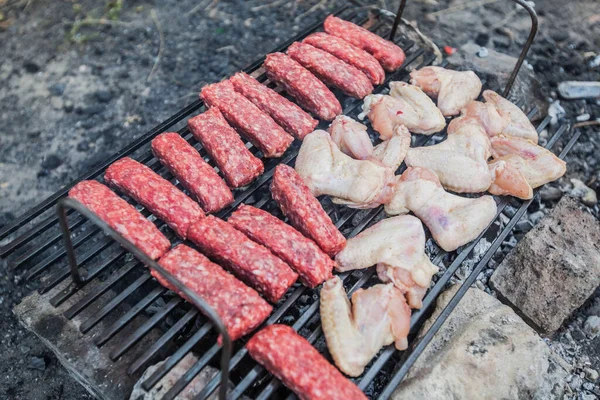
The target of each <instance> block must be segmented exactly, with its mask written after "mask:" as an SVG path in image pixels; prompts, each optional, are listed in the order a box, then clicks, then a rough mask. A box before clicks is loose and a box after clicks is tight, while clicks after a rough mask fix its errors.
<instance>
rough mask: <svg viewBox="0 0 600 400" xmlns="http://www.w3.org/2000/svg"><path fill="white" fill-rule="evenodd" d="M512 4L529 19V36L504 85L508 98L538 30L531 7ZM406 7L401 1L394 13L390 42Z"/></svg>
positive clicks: (519, 1) (518, 0) (524, 3)
mask: <svg viewBox="0 0 600 400" xmlns="http://www.w3.org/2000/svg"><path fill="white" fill-rule="evenodd" d="M511 1H513V2H514V3H517V4H518V5H520V6H521V7H523V8H524V9H525V10H526V11H527V12H528V13H529V17H530V18H531V30H530V31H529V36H528V37H527V41H526V42H525V44H524V45H523V49H521V54H519V58H518V59H517V63H516V64H515V67H514V69H513V71H512V73H511V74H510V78H509V79H508V82H507V83H506V87H505V88H504V93H503V96H504V97H505V98H508V95H509V94H510V90H511V89H512V87H513V85H514V83H515V79H517V75H518V74H519V70H520V69H521V65H523V61H525V57H526V56H527V53H528V52H529V49H530V48H531V44H532V43H533V39H535V35H536V34H537V30H538V17H537V14H536V12H535V10H534V9H533V7H532V6H531V5H530V4H529V3H528V2H527V1H525V0H511ZM405 6H406V0H401V1H400V5H399V6H398V11H397V12H396V18H395V19H394V24H393V26H392V31H391V33H390V40H391V41H392V42H393V41H394V37H395V36H396V31H397V30H398V25H400V20H401V19H402V13H403V12H404V7H405Z"/></svg>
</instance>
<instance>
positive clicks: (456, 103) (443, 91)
mask: <svg viewBox="0 0 600 400" xmlns="http://www.w3.org/2000/svg"><path fill="white" fill-rule="evenodd" d="M410 77H411V80H410V83H412V84H413V85H417V86H419V87H420V88H421V89H423V91H424V92H425V93H427V94H428V95H429V96H431V97H433V98H437V106H438V108H439V109H440V110H441V111H442V114H444V116H445V117H449V116H452V115H457V114H458V113H459V112H460V110H462V109H463V108H464V107H465V106H466V105H467V104H468V103H469V102H470V101H472V100H475V99H476V98H477V96H479V93H480V92H481V81H480V80H479V78H478V77H477V75H475V73H474V72H473V71H453V70H450V69H446V68H442V67H425V68H421V69H419V70H415V71H412V72H411V73H410Z"/></svg>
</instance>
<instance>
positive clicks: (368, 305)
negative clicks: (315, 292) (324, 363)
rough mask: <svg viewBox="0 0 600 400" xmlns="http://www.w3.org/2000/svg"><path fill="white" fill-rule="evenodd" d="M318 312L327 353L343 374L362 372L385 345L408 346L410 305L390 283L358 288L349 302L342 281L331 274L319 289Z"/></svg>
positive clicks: (403, 347) (399, 348)
mask: <svg viewBox="0 0 600 400" xmlns="http://www.w3.org/2000/svg"><path fill="white" fill-rule="evenodd" d="M320 312H321V323H322V326H323V333H324V334H325V339H326V341H327V347H328V348H329V353H330V354H331V356H332V357H333V360H334V361H335V364H336V365H337V366H338V368H339V369H340V370H341V371H342V372H344V373H345V374H346V375H349V376H359V375H360V374H362V372H363V371H364V369H365V366H366V365H367V364H368V363H369V362H370V361H371V359H372V358H373V357H374V356H375V355H376V354H377V353H378V352H379V350H380V349H381V348H382V347H384V346H387V345H389V344H392V343H395V346H396V348H397V349H398V350H405V349H406V348H407V347H408V339H407V337H408V333H409V330H410V308H409V307H408V305H407V304H406V300H405V299H404V296H403V295H402V293H401V292H400V291H399V290H398V289H397V288H395V287H394V285H392V284H387V285H382V284H379V285H375V286H372V287H370V288H368V289H366V290H365V289H358V290H357V291H356V292H354V294H353V295H352V304H350V301H349V300H348V297H347V295H346V292H345V291H344V286H343V284H342V281H341V280H340V278H339V277H337V276H334V277H333V278H332V279H330V280H328V281H327V282H325V283H324V284H323V289H321V304H320Z"/></svg>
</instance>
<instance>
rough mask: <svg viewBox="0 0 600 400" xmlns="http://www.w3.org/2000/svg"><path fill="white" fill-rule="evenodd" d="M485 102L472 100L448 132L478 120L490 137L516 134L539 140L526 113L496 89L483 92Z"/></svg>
mask: <svg viewBox="0 0 600 400" xmlns="http://www.w3.org/2000/svg"><path fill="white" fill-rule="evenodd" d="M483 98H484V99H485V103H482V102H479V101H472V102H471V103H469V104H468V105H467V106H466V107H465V108H464V109H463V110H462V112H461V116H460V117H459V118H456V119H454V120H453V121H452V122H450V124H449V125H448V134H452V133H453V132H455V131H457V130H459V129H460V126H462V125H463V124H464V123H466V122H468V121H470V120H473V119H474V120H477V121H479V123H480V124H481V125H482V126H483V128H484V129H485V131H486V132H487V134H488V136H489V137H494V136H498V135H505V136H514V137H520V138H524V139H529V140H531V141H532V142H533V143H537V142H538V134H537V131H536V129H535V127H534V126H533V125H532V124H531V122H530V121H529V119H528V118H527V116H526V115H525V113H523V111H522V110H521V109H520V108H519V107H517V106H516V105H514V104H513V103H511V102H510V101H508V100H506V99H505V98H504V97H502V96H500V95H499V94H497V93H496V92H494V91H491V90H485V91H484V92H483Z"/></svg>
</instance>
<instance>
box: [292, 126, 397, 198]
mask: <svg viewBox="0 0 600 400" xmlns="http://www.w3.org/2000/svg"><path fill="white" fill-rule="evenodd" d="M295 168H296V171H297V172H298V174H299V175H300V176H301V177H302V179H303V180H304V182H305V183H306V185H307V186H308V187H309V188H310V190H311V192H312V194H314V195H315V196H321V195H324V194H326V195H330V196H332V200H333V202H334V203H338V204H345V205H347V206H349V207H353V208H373V207H377V206H378V205H380V204H384V203H386V202H387V201H388V200H389V198H390V197H391V195H392V189H393V187H394V182H395V178H394V174H393V171H391V169H390V168H387V167H385V166H383V165H381V164H380V163H377V162H373V161H369V160H355V159H353V158H351V157H349V156H347V155H346V154H344V153H342V151H341V150H340V149H339V148H338V147H337V146H336V144H335V143H334V142H333V140H332V139H331V136H330V135H329V133H327V132H326V131H323V130H316V131H314V132H313V133H310V134H308V135H307V136H306V137H305V138H304V141H303V142H302V146H301V147H300V151H299V153H298V158H297V159H296V167H295Z"/></svg>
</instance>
